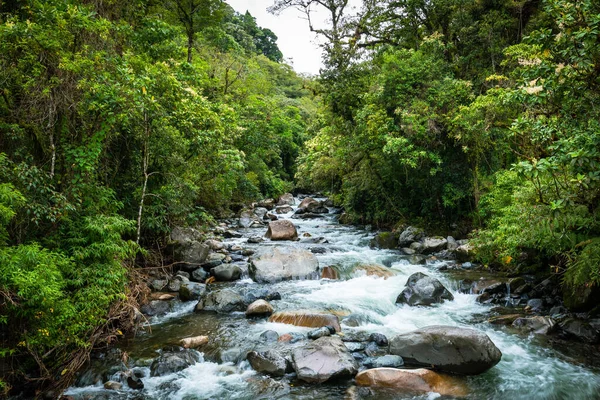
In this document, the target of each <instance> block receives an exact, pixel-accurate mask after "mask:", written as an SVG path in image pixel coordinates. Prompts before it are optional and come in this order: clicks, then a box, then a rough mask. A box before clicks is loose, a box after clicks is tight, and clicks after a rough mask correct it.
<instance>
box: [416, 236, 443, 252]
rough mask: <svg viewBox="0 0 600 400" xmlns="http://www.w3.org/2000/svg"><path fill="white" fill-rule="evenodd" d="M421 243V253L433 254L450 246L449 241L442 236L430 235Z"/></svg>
mask: <svg viewBox="0 0 600 400" xmlns="http://www.w3.org/2000/svg"><path fill="white" fill-rule="evenodd" d="M421 244H422V247H421V253H423V254H431V253H436V252H438V251H442V250H444V249H445V248H446V246H448V241H447V240H446V239H444V238H441V237H428V238H425V239H423V242H422V243H421Z"/></svg>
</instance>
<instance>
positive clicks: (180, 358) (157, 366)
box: [150, 350, 200, 376]
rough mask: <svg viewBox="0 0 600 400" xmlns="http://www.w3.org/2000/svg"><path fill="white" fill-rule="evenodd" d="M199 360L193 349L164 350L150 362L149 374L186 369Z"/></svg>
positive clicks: (169, 372)
mask: <svg viewBox="0 0 600 400" xmlns="http://www.w3.org/2000/svg"><path fill="white" fill-rule="evenodd" d="M199 360H200V357H199V356H198V353H197V352H195V351H190V350H185V351H165V352H163V353H162V354H161V355H160V357H158V358H157V359H156V360H154V361H153V362H152V365H151V366H150V376H163V375H168V374H172V373H173V372H178V371H181V370H183V369H186V368H187V367H189V366H190V365H194V364H196V363H197V362H198V361H199Z"/></svg>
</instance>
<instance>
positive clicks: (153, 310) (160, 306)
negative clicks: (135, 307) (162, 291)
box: [140, 300, 171, 317]
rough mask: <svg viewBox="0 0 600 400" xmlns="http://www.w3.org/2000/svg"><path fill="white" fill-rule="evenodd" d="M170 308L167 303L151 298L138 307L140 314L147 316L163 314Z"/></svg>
mask: <svg viewBox="0 0 600 400" xmlns="http://www.w3.org/2000/svg"><path fill="white" fill-rule="evenodd" d="M170 309H171V307H170V306H169V303H167V302H166V301H162V300H152V301H151V302H149V303H146V304H144V305H143V306H141V307H140V311H141V312H142V314H144V315H147V316H149V317H154V316H160V315H164V314H166V313H168V312H169V310H170Z"/></svg>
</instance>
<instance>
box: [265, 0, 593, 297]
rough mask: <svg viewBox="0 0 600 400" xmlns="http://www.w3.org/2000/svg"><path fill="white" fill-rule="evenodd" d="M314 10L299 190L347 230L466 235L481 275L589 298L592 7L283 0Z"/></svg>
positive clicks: (555, 0) (552, 0) (552, 2)
mask: <svg viewBox="0 0 600 400" xmlns="http://www.w3.org/2000/svg"><path fill="white" fill-rule="evenodd" d="M289 7H295V8H298V9H300V10H302V11H304V12H305V13H307V15H309V16H310V15H311V13H312V12H313V11H314V10H315V9H316V8H320V9H321V11H322V12H327V13H328V15H331V19H330V21H329V25H327V26H325V27H316V26H313V25H311V26H310V28H311V29H312V30H313V31H314V32H317V33H318V34H321V35H322V37H323V40H325V42H326V44H325V46H324V51H325V58H326V63H325V64H326V66H327V68H326V70H325V71H323V73H322V75H321V84H322V85H323V87H324V89H323V90H324V93H327V95H326V96H324V103H325V107H324V108H323V109H322V110H321V116H320V121H321V126H320V130H319V131H318V132H317V133H316V135H314V136H313V137H312V138H311V139H310V140H309V141H308V142H307V146H306V149H305V151H304V152H303V153H302V155H301V157H300V160H301V163H300V165H299V169H298V171H299V174H298V175H297V178H298V180H299V182H300V183H301V185H302V186H304V187H313V188H316V189H319V190H326V191H330V192H331V193H333V194H334V196H335V197H336V199H338V201H339V202H340V203H341V204H343V205H344V207H345V208H346V212H347V213H348V216H349V218H350V219H353V220H355V221H365V222H366V221H369V222H374V223H377V224H382V225H389V224H390V222H392V223H404V222H410V223H415V221H420V223H423V224H427V225H429V226H430V227H432V228H433V229H435V230H437V231H440V232H447V233H451V234H454V235H459V236H462V235H465V234H466V233H467V232H469V231H471V230H473V229H474V233H473V234H472V236H473V238H474V243H475V244H476V245H477V250H478V257H479V259H480V260H481V261H483V262H484V263H485V264H486V265H495V266H498V267H502V268H508V269H510V270H512V271H513V272H516V271H522V270H523V269H526V268H531V267H535V266H537V267H538V268H540V270H541V271H546V272H548V273H549V272H553V273H556V272H558V273H565V274H564V283H565V284H566V286H567V290H570V291H572V290H575V291H576V290H577V288H578V287H580V286H589V285H597V284H598V283H599V282H598V280H597V277H598V264H597V252H598V250H597V239H598V237H599V236H600V225H599V220H598V215H599V211H600V208H599V206H600V192H599V186H598V184H599V174H600V168H599V167H600V164H598V162H599V161H600V158H599V155H600V153H599V149H600V146H599V145H600V143H599V142H598V134H599V133H600V126H599V125H598V122H597V121H598V120H599V118H598V117H599V115H598V107H597V104H598V95H599V94H600V91H599V84H600V55H599V51H600V46H599V39H600V20H598V16H599V15H600V14H599V11H600V6H599V5H598V2H594V1H591V0H586V1H569V0H564V1H563V0H545V1H477V2H471V1H468V2H465V1H460V0H457V1H446V0H444V1H442V0H439V1H438V0H433V1H423V0H405V1H369V0H365V1H363V2H362V8H360V9H359V10H354V11H353V10H352V9H351V8H350V7H349V6H348V2H346V1H344V0H331V1H325V2H322V1H313V0H278V1H277V2H276V5H275V7H274V8H273V10H274V11H278V10H282V9H285V8H289Z"/></svg>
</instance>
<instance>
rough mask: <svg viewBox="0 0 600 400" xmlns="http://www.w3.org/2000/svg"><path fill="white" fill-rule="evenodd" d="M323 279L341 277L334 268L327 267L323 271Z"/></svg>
mask: <svg viewBox="0 0 600 400" xmlns="http://www.w3.org/2000/svg"><path fill="white" fill-rule="evenodd" d="M321 279H339V276H338V273H337V271H336V270H335V269H334V268H333V267H325V268H323V269H322V270H321Z"/></svg>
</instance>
